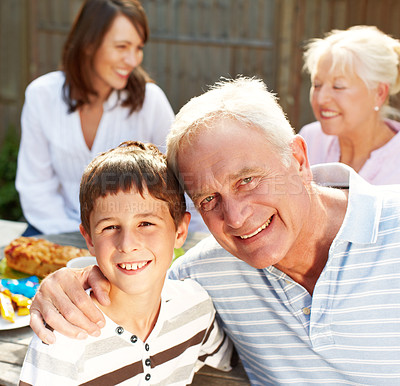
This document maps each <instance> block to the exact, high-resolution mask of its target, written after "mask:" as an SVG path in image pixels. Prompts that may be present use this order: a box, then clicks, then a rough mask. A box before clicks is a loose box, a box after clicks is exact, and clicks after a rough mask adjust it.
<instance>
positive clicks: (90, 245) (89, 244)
mask: <svg viewBox="0 0 400 386" xmlns="http://www.w3.org/2000/svg"><path fill="white" fill-rule="evenodd" d="M79 230H80V232H81V235H82V236H83V238H84V239H85V241H86V245H87V247H88V249H89V252H90V253H91V254H92V255H93V256H96V255H95V252H94V245H93V241H92V238H91V237H90V235H89V233H87V232H86V230H85V228H84V227H83V225H82V224H79Z"/></svg>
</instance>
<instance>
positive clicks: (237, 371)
mask: <svg viewBox="0 0 400 386" xmlns="http://www.w3.org/2000/svg"><path fill="white" fill-rule="evenodd" d="M25 227H26V224H23V223H17V222H11V221H4V220H0V246H2V248H1V251H0V253H1V254H0V260H1V259H2V258H3V257H4V254H3V247H4V246H5V245H7V244H8V243H9V242H10V241H11V240H13V239H14V238H16V237H18V236H19V235H20V234H21V233H22V232H23V231H24V229H25ZM205 236H207V234H203V233H190V234H189V235H188V238H187V240H186V242H185V245H184V249H185V250H187V249H189V248H191V247H192V246H193V245H195V244H196V243H197V242H199V241H200V240H201V239H202V238H204V237H205ZM38 237H43V238H46V239H47V240H49V241H52V242H55V243H58V244H62V245H73V246H76V247H79V248H85V247H86V244H85V241H84V239H83V237H82V236H81V235H80V233H79V232H72V233H64V234H58V235H46V236H38ZM32 335H33V332H32V330H31V328H30V327H29V326H25V327H20V328H15V329H7V330H0V386H15V385H17V384H18V380H19V374H20V371H21V366H22V363H23V361H24V357H25V353H26V350H27V348H28V345H29V342H30V340H31V338H32ZM249 384H250V383H249V382H248V379H247V376H246V374H245V372H244V370H243V367H242V365H241V364H240V363H239V364H238V365H237V366H236V367H235V368H234V369H233V370H232V371H230V372H228V373H225V372H223V371H219V370H215V369H212V368H210V367H208V366H204V367H203V368H202V369H201V370H200V371H199V372H198V373H197V374H196V375H195V378H194V380H193V383H192V385H197V386H203V385H204V386H206V385H207V386H213V385H216V386H218V385H220V386H222V385H223V386H240V385H249Z"/></svg>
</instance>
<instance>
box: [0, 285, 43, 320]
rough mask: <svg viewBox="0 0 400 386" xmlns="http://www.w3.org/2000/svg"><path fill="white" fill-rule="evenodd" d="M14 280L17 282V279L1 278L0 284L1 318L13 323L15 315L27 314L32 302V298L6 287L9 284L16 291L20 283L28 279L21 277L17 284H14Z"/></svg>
mask: <svg viewBox="0 0 400 386" xmlns="http://www.w3.org/2000/svg"><path fill="white" fill-rule="evenodd" d="M36 279H37V278H36ZM14 282H18V280H14V279H10V280H6V279H3V280H2V281H1V284H0V314H1V317H2V318H3V319H5V320H7V321H9V322H11V323H15V316H16V315H18V316H26V315H29V309H30V308H31V304H32V299H30V298H29V297H26V296H24V295H22V294H20V293H13V292H11V291H10V289H9V288H8V287H7V286H11V287H10V288H15V290H16V291H18V290H19V289H20V288H21V286H22V285H24V284H26V283H28V282H30V281H27V279H23V280H22V282H21V283H19V284H18V285H15V283H14ZM3 283H4V286H3ZM12 285H14V286H12Z"/></svg>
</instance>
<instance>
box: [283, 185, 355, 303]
mask: <svg viewBox="0 0 400 386" xmlns="http://www.w3.org/2000/svg"><path fill="white" fill-rule="evenodd" d="M314 189H315V192H314V194H312V210H311V215H310V221H309V222H308V225H309V226H308V229H306V230H304V232H303V233H302V236H301V240H298V242H297V243H296V246H295V247H294V248H293V249H292V250H291V251H290V252H289V253H288V254H287V255H286V257H285V258H284V259H282V260H281V261H280V262H279V263H278V264H276V265H275V267H276V268H278V269H279V270H281V271H282V272H284V273H286V274H287V275H288V276H290V277H291V278H292V279H293V280H295V281H296V282H297V283H299V284H301V285H302V286H303V287H304V288H305V289H306V290H307V291H308V292H309V293H310V294H311V295H312V294H313V292H314V287H315V285H316V283H317V281H318V279H319V277H320V275H321V272H322V271H323V269H324V268H325V265H326V263H327V261H328V256H329V249H330V246H331V244H332V242H333V240H334V238H335V237H336V235H337V233H338V232H339V229H340V227H341V226H342V223H343V220H344V216H345V214H346V209H347V200H348V190H340V189H332V188H321V187H315V188H314Z"/></svg>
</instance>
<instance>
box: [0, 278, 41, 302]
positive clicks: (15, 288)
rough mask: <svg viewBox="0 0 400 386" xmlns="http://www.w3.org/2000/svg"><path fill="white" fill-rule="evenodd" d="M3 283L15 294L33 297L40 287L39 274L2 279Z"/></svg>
mask: <svg viewBox="0 0 400 386" xmlns="http://www.w3.org/2000/svg"><path fill="white" fill-rule="evenodd" d="M1 285H2V286H3V287H5V288H8V289H9V290H10V291H11V292H12V293H13V294H19V295H24V296H26V297H27V298H33V297H34V296H35V294H36V291H37V289H38V288H39V279H38V277H37V276H30V277H27V278H25V279H1Z"/></svg>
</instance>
